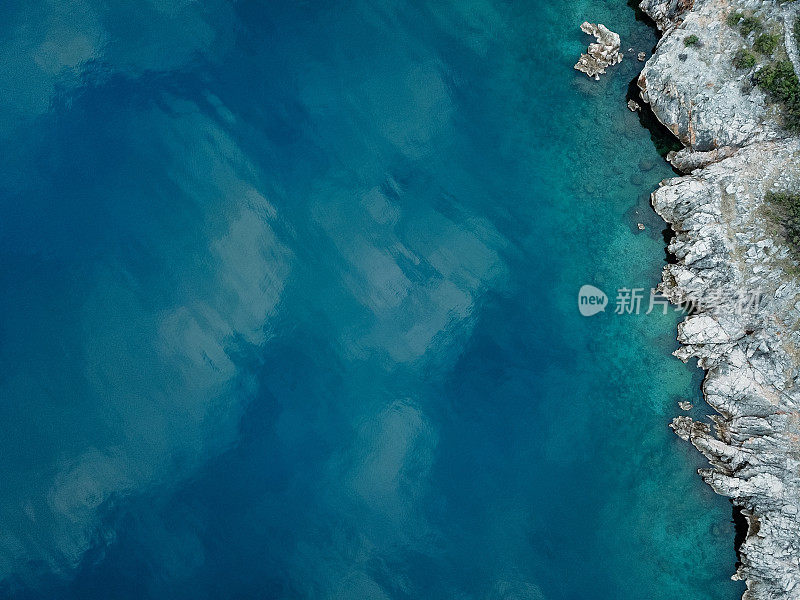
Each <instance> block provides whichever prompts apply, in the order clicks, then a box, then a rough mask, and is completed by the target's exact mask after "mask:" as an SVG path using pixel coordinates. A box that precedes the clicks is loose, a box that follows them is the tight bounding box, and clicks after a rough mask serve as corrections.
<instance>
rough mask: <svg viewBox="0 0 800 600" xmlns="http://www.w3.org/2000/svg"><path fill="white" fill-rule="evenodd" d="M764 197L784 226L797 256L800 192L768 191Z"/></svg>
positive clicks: (788, 240) (798, 246) (799, 239)
mask: <svg viewBox="0 0 800 600" xmlns="http://www.w3.org/2000/svg"><path fill="white" fill-rule="evenodd" d="M764 199H765V200H766V201H767V203H768V205H769V206H768V209H769V211H770V214H771V215H772V216H773V218H774V219H775V220H776V221H778V223H780V225H781V226H783V229H784V232H785V234H786V241H787V242H789V247H790V249H791V250H792V253H793V254H794V255H795V258H797V256H798V255H799V254H800V194H790V193H787V192H767V194H766V196H764Z"/></svg>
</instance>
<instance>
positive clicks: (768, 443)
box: [638, 0, 800, 600]
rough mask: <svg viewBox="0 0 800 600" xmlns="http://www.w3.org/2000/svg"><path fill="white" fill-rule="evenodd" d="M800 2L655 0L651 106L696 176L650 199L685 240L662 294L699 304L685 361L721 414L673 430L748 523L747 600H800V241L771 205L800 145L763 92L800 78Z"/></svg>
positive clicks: (795, 172) (669, 184) (743, 553)
mask: <svg viewBox="0 0 800 600" xmlns="http://www.w3.org/2000/svg"><path fill="white" fill-rule="evenodd" d="M798 4H800V2H779V1H778V0H693V1H692V0H644V1H642V2H641V7H642V9H643V10H644V11H645V12H647V13H648V14H649V15H650V16H651V17H652V18H653V19H654V20H655V21H656V23H657V25H658V27H659V28H660V29H661V30H662V31H663V33H664V35H663V37H662V38H661V40H660V41H659V43H658V46H657V48H656V51H655V53H654V55H653V56H652V57H651V58H650V59H649V60H648V62H647V64H646V65H645V67H644V69H643V71H642V74H641V76H640V78H639V81H638V84H639V88H640V90H641V96H642V99H643V100H645V101H646V102H648V103H649V104H650V106H651V108H652V110H653V112H654V113H655V115H656V117H657V118H658V119H659V121H661V122H662V123H663V124H664V125H665V126H666V127H667V128H668V129H669V130H670V131H672V132H673V133H674V134H675V135H676V136H677V137H678V138H679V139H680V141H681V142H682V143H683V145H684V146H685V148H684V149H683V150H681V151H680V152H678V153H673V154H671V155H670V156H669V159H670V161H671V162H672V164H673V165H674V166H675V167H676V168H678V169H679V170H681V171H683V172H685V173H688V174H687V175H685V176H683V177H676V178H673V179H670V180H667V181H664V182H662V184H661V186H660V187H659V189H658V190H656V191H655V192H654V193H653V194H652V196H651V200H652V204H653V207H654V208H655V210H656V212H658V213H659V214H660V215H661V216H662V217H663V218H664V219H665V220H666V221H667V222H668V223H670V224H671V226H672V230H673V231H674V234H675V235H674V237H673V238H672V240H671V242H670V244H669V249H670V252H671V253H672V254H673V255H674V257H675V259H676V260H675V263H674V264H669V265H667V266H666V267H665V269H664V273H663V281H662V283H661V284H660V289H661V291H662V292H663V293H664V294H665V295H667V296H668V297H669V298H670V299H671V300H672V301H673V302H675V303H688V304H690V305H691V306H693V310H692V311H691V312H690V316H688V317H687V318H686V319H685V320H684V321H683V322H682V323H681V324H680V325H679V328H678V340H679V341H680V342H681V344H682V347H681V348H680V349H679V350H678V351H677V352H676V356H678V357H679V358H681V359H682V360H684V361H686V360H689V359H690V358H692V357H696V358H697V359H698V364H699V366H700V367H701V368H703V369H705V370H706V377H705V380H704V383H703V392H704V395H705V398H706V401H707V402H708V404H709V405H710V406H711V407H712V408H713V409H714V410H715V411H716V413H717V414H715V415H713V416H712V417H711V423H704V422H699V421H695V420H693V419H691V418H689V417H687V416H680V417H677V418H676V419H675V420H674V421H673V423H672V428H673V429H674V430H675V432H676V433H677V434H678V435H679V436H681V437H682V438H684V439H686V440H689V441H691V443H692V444H693V445H694V446H695V447H696V448H697V449H698V450H699V451H700V452H702V453H703V454H704V455H705V456H706V457H707V458H708V460H709V462H710V467H709V468H707V469H701V470H700V474H701V476H702V477H703V479H704V480H705V481H706V482H707V483H708V484H709V485H711V486H712V488H713V489H714V490H715V491H716V492H718V493H720V494H722V495H725V496H728V497H730V498H731V499H732V501H733V503H734V505H735V506H736V507H738V508H739V509H740V510H741V514H742V515H744V516H745V518H746V519H747V524H748V528H747V533H746V537H745V539H744V541H743V543H742V544H741V546H740V549H739V560H740V563H739V565H738V567H737V571H736V574H735V575H734V577H735V578H739V579H743V580H745V582H746V584H747V591H746V592H745V594H744V599H745V600H766V599H787V598H793V599H794V598H797V599H800V263H799V262H798V260H797V258H798V251H797V246H798V244H799V243H800V242H799V241H798V240H797V239H794V240H788V241H787V236H788V237H789V238H791V237H792V234H791V232H789V231H787V229H786V227H785V226H784V225H782V224H781V220H780V218H779V217H778V216H776V215H777V213H778V212H779V208H778V207H776V206H775V205H774V202H773V201H772V200H771V198H775V197H777V196H779V195H792V194H795V195H797V194H800V136H798V134H797V133H796V132H797V127H792V124H791V122H790V120H791V118H792V115H791V114H790V111H789V108H791V107H788V108H787V106H788V105H787V104H785V103H783V102H782V101H781V100H780V90H778V91H775V90H776V89H777V88H773V89H770V86H769V85H767V84H765V83H764V82H765V81H766V80H765V76H764V73H768V72H770V71H769V69H772V68H773V66H771V65H775V64H776V63H778V62H781V63H782V64H783V65H787V64H788V65H794V69H795V70H797V67H798V65H797V62H798V61H797V47H798V46H797V44H798V42H800V40H797V39H795V37H796V35H795V26H794V24H795V22H796V20H797V18H798V9H800V6H797V5H798ZM798 30H800V28H798ZM765 35H766V37H764V36H765ZM765 69H766V70H765ZM789 71H791V67H789ZM797 72H800V71H797ZM795 82H796V79H795ZM770 85H771V84H770ZM797 197H798V198H800V196H797Z"/></svg>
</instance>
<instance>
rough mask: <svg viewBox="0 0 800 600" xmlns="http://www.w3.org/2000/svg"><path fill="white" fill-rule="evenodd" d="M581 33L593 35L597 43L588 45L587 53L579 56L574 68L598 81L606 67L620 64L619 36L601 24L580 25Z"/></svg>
mask: <svg viewBox="0 0 800 600" xmlns="http://www.w3.org/2000/svg"><path fill="white" fill-rule="evenodd" d="M581 31H583V32H584V33H586V34H588V35H593V36H594V37H595V39H596V40H597V41H596V42H594V43H592V44H589V49H588V53H586V54H581V57H580V58H579V59H578V62H577V63H575V68H576V69H577V70H578V71H581V72H582V73H586V74H587V75H588V76H589V77H594V78H595V79H600V75H601V74H602V73H605V72H606V67H609V66H611V65H616V64H617V63H620V62H622V52H620V51H619V47H620V39H619V35H618V34H616V33H614V32H613V31H611V30H610V29H609V28H608V27H606V26H605V25H603V24H602V23H598V24H597V25H595V24H594V23H589V22H586V21H585V22H584V23H582V24H581Z"/></svg>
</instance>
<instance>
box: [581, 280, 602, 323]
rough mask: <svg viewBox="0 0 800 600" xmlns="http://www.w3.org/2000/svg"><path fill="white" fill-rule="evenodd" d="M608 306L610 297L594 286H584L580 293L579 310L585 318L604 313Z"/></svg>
mask: <svg viewBox="0 0 800 600" xmlns="http://www.w3.org/2000/svg"><path fill="white" fill-rule="evenodd" d="M607 305H608V296H606V294H605V292H604V291H603V290H601V289H598V288H596V287H594V286H593V285H583V286H581V289H580V290H579V291H578V310H579V311H581V314H582V315H583V316H584V317H591V316H592V315H596V314H597V313H599V312H603V311H604V310H605V309H606V306H607Z"/></svg>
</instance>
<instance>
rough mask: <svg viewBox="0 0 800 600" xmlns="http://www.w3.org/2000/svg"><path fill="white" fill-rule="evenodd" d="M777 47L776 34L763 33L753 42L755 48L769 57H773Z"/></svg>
mask: <svg viewBox="0 0 800 600" xmlns="http://www.w3.org/2000/svg"><path fill="white" fill-rule="evenodd" d="M777 46H778V36H777V35H776V34H774V33H762V34H761V35H759V36H758V37H757V38H756V41H755V42H753V48H755V49H756V50H757V51H758V52H760V53H761V54H766V55H767V56H771V55H772V53H773V52H774V51H775V48H776V47H777Z"/></svg>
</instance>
